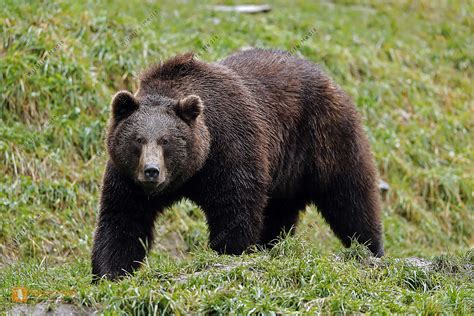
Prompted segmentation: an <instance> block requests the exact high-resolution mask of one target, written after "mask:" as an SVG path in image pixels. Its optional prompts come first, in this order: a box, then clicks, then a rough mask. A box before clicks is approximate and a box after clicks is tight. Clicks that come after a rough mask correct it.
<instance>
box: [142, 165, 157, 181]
mask: <svg viewBox="0 0 474 316" xmlns="http://www.w3.org/2000/svg"><path fill="white" fill-rule="evenodd" d="M159 174H160V169H158V167H157V166H154V165H146V166H145V179H146V180H147V181H156V180H157V179H158V175H159Z"/></svg>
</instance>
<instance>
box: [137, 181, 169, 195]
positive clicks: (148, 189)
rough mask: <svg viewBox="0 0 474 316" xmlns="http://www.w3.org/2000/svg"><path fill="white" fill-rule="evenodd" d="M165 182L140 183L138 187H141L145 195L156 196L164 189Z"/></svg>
mask: <svg viewBox="0 0 474 316" xmlns="http://www.w3.org/2000/svg"><path fill="white" fill-rule="evenodd" d="M165 182H166V181H162V182H158V181H140V185H141V186H142V188H143V190H144V191H145V193H147V194H149V195H156V194H158V193H160V192H161V191H162V190H163V188H164V187H165Z"/></svg>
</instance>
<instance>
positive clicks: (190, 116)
mask: <svg viewBox="0 0 474 316" xmlns="http://www.w3.org/2000/svg"><path fill="white" fill-rule="evenodd" d="M203 109H204V105H203V103H202V100H201V98H200V97H198V96H197V95H194V94H191V95H188V96H187V97H185V98H182V99H181V100H179V101H178V103H176V105H175V106H174V111H175V112H176V115H178V116H179V117H180V118H181V119H182V120H183V121H185V122H186V123H188V124H190V123H191V122H193V121H194V120H195V119H196V118H197V117H198V116H199V115H200V114H201V113H202V111H203Z"/></svg>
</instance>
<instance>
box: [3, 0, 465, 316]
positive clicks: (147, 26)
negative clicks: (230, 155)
mask: <svg viewBox="0 0 474 316" xmlns="http://www.w3.org/2000/svg"><path fill="white" fill-rule="evenodd" d="M157 2H158V1H157ZM159 2H160V4H158V3H153V1H149V2H146V3H144V2H139V1H135V0H128V1H109V3H107V2H104V3H102V4H97V3H96V1H89V2H85V1H84V2H82V1H81V2H80V3H75V4H71V3H70V2H69V1H42V2H41V1H37V2H32V3H29V2H23V1H13V0H6V2H5V4H4V5H2V6H1V8H0V26H1V34H0V41H1V43H0V94H1V99H0V102H1V103H0V107H1V108H0V120H1V123H0V180H1V181H0V218H1V220H0V308H4V309H5V310H10V309H11V308H12V306H13V305H14V303H13V302H12V300H11V291H12V288H14V287H19V286H21V287H25V288H27V290H28V291H29V292H30V297H29V300H28V303H36V302H46V303H48V304H52V305H55V304H59V303H67V304H72V305H75V306H82V307H84V308H88V310H89V311H92V310H103V311H105V310H110V311H115V312H146V311H148V312H165V313H166V312H181V313H187V312H212V311H218V312H228V311H235V312H238V313H250V312H270V311H274V312H282V313H290V312H294V311H300V312H317V311H322V312H347V313H349V312H412V313H413V312H420V313H439V312H447V313H462V314H472V313H474V274H473V271H472V265H473V264H474V255H473V251H472V248H473V245H474V234H473V233H474V177H473V174H474V164H473V159H474V148H473V139H474V133H473V129H474V110H473V109H474V88H473V87H474V85H473V77H474V71H473V67H474V38H473V34H474V15H473V12H474V3H473V2H472V1H450V2H449V4H448V3H444V4H443V3H441V1H428V0H419V1H414V2H413V3H412V2H408V1H407V2H405V1H396V2H393V3H392V4H390V5H389V4H387V2H385V1H375V0H374V1H362V2H360V3H357V4H355V3H354V2H352V1H321V2H320V3H316V1H314V3H313V1H297V2H296V3H291V4H289V3H287V2H286V1H276V2H274V3H273V10H272V11H271V12H270V13H267V14H259V15H243V14H242V15H239V14H233V13H224V12H214V11H212V10H210V8H209V7H207V5H205V4H203V2H202V1H199V2H194V1H190V2H188V1H165V3H162V1H159ZM229 3H231V2H229ZM245 46H254V47H271V48H280V49H286V50H290V51H292V52H294V53H295V54H298V55H301V56H305V57H306V58H308V59H310V60H312V61H314V62H317V63H319V64H321V65H322V67H323V68H325V69H326V70H327V72H328V73H330V74H331V75H332V76H333V77H334V78H335V80H336V81H337V82H338V83H340V84H341V85H342V86H343V87H344V88H345V89H346V90H347V91H348V92H349V93H350V94H351V95H352V96H353V98H354V100H355V102H356V104H357V107H358V109H359V110H360V112H361V113H362V115H363V117H364V123H365V126H366V130H367V133H368V134H369V138H370V141H371V143H372V145H373V149H374V152H375V156H376V160H377V165H378V167H379V171H380V175H381V177H382V178H383V179H384V180H385V181H387V182H388V183H389V184H390V186H391V189H390V191H389V192H388V193H387V195H386V196H385V197H384V206H383V221H384V227H385V241H386V242H385V243H386V254H387V256H386V257H385V258H384V259H382V260H381V261H377V260H372V259H369V258H367V256H366V253H365V251H364V249H363V248H360V247H355V248H352V249H349V250H345V249H343V248H342V246H341V245H340V243H339V242H338V241H337V240H336V238H335V237H334V236H333V234H332V233H331V231H330V230H329V228H328V226H327V225H326V224H325V223H324V221H323V220H322V218H321V217H320V216H319V215H318V213H317V211H316V210H315V209H314V208H313V207H308V208H307V210H306V212H305V214H304V215H303V216H302V222H301V225H300V226H299V228H298V231H297V234H296V236H295V237H287V238H285V239H284V240H283V242H282V243H281V244H279V245H278V247H276V248H275V249H273V250H271V251H268V250H266V251H260V252H256V253H253V254H248V255H244V256H241V257H229V256H217V255H216V254H215V253H213V252H212V251H210V250H209V248H208V247H207V245H206V240H207V234H208V232H207V229H206V225H205V222H204V217H203V214H202V213H201V211H200V210H199V209H198V208H197V207H196V206H195V205H193V204H192V203H190V202H189V201H183V202H181V203H179V204H177V205H175V206H173V207H172V208H171V209H170V210H169V211H167V212H166V214H165V215H164V216H162V217H161V218H160V219H159V221H158V223H157V228H156V230H157V233H156V235H157V237H158V239H157V243H156V246H155V248H154V250H153V251H152V253H151V255H150V257H149V258H148V261H147V262H146V263H145V267H144V269H142V270H141V271H140V272H139V273H138V274H137V275H136V276H134V277H131V278H129V279H126V280H124V281H123V282H120V283H109V282H103V283H102V284H100V285H98V286H92V285H90V278H91V276H90V267H89V253H90V249H91V242H92V232H93V227H94V223H95V218H96V215H97V211H98V197H99V184H100V179H101V175H102V172H103V170H104V163H105V161H106V153H105V152H104V146H103V138H104V129H105V125H106V121H107V118H108V115H109V107H108V104H109V102H110V98H111V96H112V94H113V93H114V92H116V91H117V90H118V89H129V90H131V91H133V90H135V89H136V85H137V83H136V80H135V76H136V74H137V73H138V72H139V71H140V70H142V69H143V68H145V67H146V66H147V65H150V64H151V63H154V62H157V61H159V60H161V59H166V58H168V57H170V56H173V55H174V54H176V53H178V52H185V51H190V50H194V51H195V52H196V53H197V54H198V56H199V58H200V59H203V60H207V61H214V60H218V59H220V58H223V57H224V56H226V55H228V54H229V53H231V52H233V51H235V50H237V49H239V48H241V47H245ZM413 256H416V257H420V258H425V259H428V260H430V262H431V263H430V264H425V265H423V264H418V266H413V265H412V264H410V262H413V260H411V261H406V260H403V258H406V257H413ZM415 261H416V260H415Z"/></svg>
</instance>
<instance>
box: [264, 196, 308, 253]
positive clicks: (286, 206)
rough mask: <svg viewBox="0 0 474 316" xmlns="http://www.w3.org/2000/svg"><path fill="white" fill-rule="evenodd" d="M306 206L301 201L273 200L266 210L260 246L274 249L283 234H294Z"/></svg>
mask: <svg viewBox="0 0 474 316" xmlns="http://www.w3.org/2000/svg"><path fill="white" fill-rule="evenodd" d="M305 204H306V203H305V202H304V201H303V200H299V199H271V200H270V201H269V203H268V205H267V207H266V208H265V213H264V216H265V218H264V224H263V232H262V236H261V237H260V241H259V244H260V245H262V246H267V247H272V246H273V245H274V244H275V241H276V239H277V238H278V237H279V236H280V235H281V234H282V233H283V234H288V233H291V234H293V233H294V231H295V228H296V224H297V222H298V216H299V212H300V211H301V210H302V209H303V208H304V207H305Z"/></svg>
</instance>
